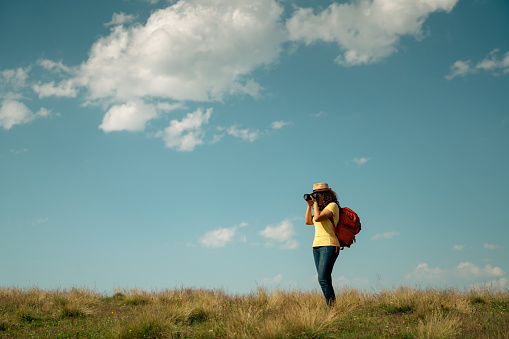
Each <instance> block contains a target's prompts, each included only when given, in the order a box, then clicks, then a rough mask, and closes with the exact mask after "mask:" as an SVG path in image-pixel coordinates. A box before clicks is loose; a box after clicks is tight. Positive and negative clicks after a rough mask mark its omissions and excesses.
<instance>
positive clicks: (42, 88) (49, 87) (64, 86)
mask: <svg viewBox="0 0 509 339" xmlns="http://www.w3.org/2000/svg"><path fill="white" fill-rule="evenodd" d="M32 88H33V90H34V92H35V93H37V94H39V98H46V97H50V96H58V97H67V98H75V97H76V95H77V94H78V90H77V89H76V88H75V87H74V84H73V81H72V80H64V81H61V82H60V83H59V84H58V85H55V82H54V81H51V82H48V83H45V84H42V85H38V84H35V85H33V87H32Z"/></svg>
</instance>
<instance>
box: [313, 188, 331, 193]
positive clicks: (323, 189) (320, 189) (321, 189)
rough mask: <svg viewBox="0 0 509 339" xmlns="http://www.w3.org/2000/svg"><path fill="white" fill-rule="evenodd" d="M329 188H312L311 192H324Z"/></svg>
mask: <svg viewBox="0 0 509 339" xmlns="http://www.w3.org/2000/svg"><path fill="white" fill-rule="evenodd" d="M330 190H331V189H330V188H319V189H317V190H313V193H315V192H326V191H330Z"/></svg>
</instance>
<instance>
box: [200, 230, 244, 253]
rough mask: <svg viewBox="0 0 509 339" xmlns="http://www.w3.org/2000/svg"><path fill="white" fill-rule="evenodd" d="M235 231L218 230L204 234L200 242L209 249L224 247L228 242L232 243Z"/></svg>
mask: <svg viewBox="0 0 509 339" xmlns="http://www.w3.org/2000/svg"><path fill="white" fill-rule="evenodd" d="M235 230H236V228H235V227H231V228H218V229H217V230H214V231H210V232H207V233H205V235H204V236H203V237H202V238H201V239H200V242H201V243H202V244H203V245H205V246H206V247H210V248H216V247H224V246H225V245H226V244H227V243H228V242H230V241H232V239H233V236H234V235H235Z"/></svg>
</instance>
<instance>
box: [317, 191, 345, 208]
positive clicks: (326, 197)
mask: <svg viewBox="0 0 509 339" xmlns="http://www.w3.org/2000/svg"><path fill="white" fill-rule="evenodd" d="M320 193H321V194H322V196H323V207H322V206H319V207H320V211H321V210H323V209H324V208H325V207H326V206H327V205H328V204H330V203H331V202H335V203H336V204H338V207H339V208H341V206H340V205H339V202H338V196H337V194H336V192H334V191H333V190H330V191H325V192H320Z"/></svg>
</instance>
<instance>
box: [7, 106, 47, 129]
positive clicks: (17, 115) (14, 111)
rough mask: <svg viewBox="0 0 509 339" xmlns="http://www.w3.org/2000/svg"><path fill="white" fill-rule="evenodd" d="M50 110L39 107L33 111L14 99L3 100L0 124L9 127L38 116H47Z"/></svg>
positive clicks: (24, 122) (27, 121)
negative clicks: (35, 111)
mask: <svg viewBox="0 0 509 339" xmlns="http://www.w3.org/2000/svg"><path fill="white" fill-rule="evenodd" d="M49 114H50V112H49V111H48V110H47V109H45V108H41V109H40V110H39V111H38V112H37V113H33V112H32V111H31V110H30V109H29V108H28V107H27V106H26V105H25V104H24V103H22V102H19V101H15V100H5V101H3V102H2V105H1V106H0V126H2V127H3V128H4V129H7V130H8V129H11V128H12V127H13V126H14V125H19V124H26V123H29V122H31V121H33V120H34V119H37V118H40V117H47V116H48V115H49Z"/></svg>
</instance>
